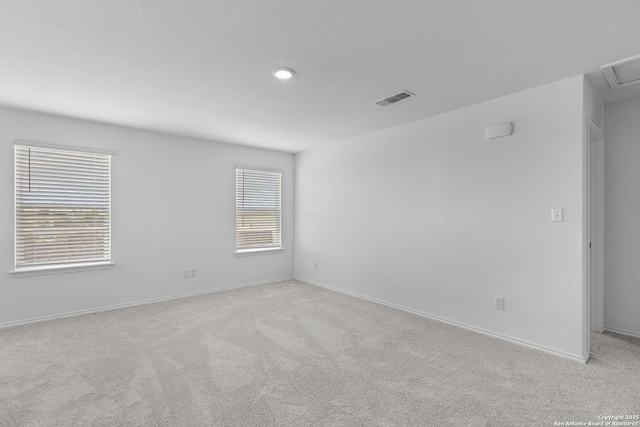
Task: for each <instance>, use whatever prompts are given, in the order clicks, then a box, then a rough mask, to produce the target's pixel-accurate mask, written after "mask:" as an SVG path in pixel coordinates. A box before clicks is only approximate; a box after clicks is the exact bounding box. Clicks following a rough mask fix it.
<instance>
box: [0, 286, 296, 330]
mask: <svg viewBox="0 0 640 427" xmlns="http://www.w3.org/2000/svg"><path fill="white" fill-rule="evenodd" d="M287 280H293V277H284V278H280V279H272V280H264V281H260V282H252V283H243V284H240V285H231V286H225V287H222V288H216V289H207V290H204V291H196V292H187V293H184V294H178V295H171V296H168V297H160V298H151V299H146V300H142V301H135V302H129V303H124V304H115V305H109V306H105V307H98V308H93V309H89V310H79V311H72V312H68V313H62V314H54V315H51V316H42V317H34V318H31V319H26V320H18V321H15V322H7V323H0V328H6V327H10V326H18V325H26V324H29V323H36V322H43V321H45V320H53V319H62V318H65V317H72V316H80V315H82V314H92V313H99V312H101V311H109V310H116V309H118V308H126V307H135V306H138V305H145V304H153V303H154V302H161V301H170V300H174V299H180V298H187V297H193V296H196V295H204V294H212V293H215V292H222V291H229V290H232V289H239V288H246V287H249V286H258V285H267V284H270V283H278V282H285V281H287Z"/></svg>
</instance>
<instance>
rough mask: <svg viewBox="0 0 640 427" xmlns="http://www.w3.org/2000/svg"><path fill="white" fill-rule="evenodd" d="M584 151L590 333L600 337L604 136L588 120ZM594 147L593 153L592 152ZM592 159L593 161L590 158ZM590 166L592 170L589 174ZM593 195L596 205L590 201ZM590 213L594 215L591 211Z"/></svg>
mask: <svg viewBox="0 0 640 427" xmlns="http://www.w3.org/2000/svg"><path fill="white" fill-rule="evenodd" d="M587 122H588V126H587V145H588V146H587V150H588V161H587V170H588V177H587V181H588V187H587V192H586V195H587V200H588V203H587V207H588V212H587V217H588V224H589V225H588V230H587V231H588V234H587V245H588V244H589V243H590V242H595V245H593V247H592V248H588V247H587V250H588V251H589V253H588V272H587V274H588V282H589V300H590V302H589V307H588V308H589V314H590V321H589V330H592V331H595V332H599V333H602V332H603V331H604V217H605V195H604V191H605V182H604V180H605V171H604V155H605V153H604V149H605V147H604V144H605V140H604V134H603V133H602V130H601V129H600V128H599V127H598V125H597V124H596V123H595V122H594V121H593V120H591V119H587ZM592 146H593V150H592ZM592 155H595V159H592V158H591V156H592ZM592 166H594V167H595V170H592ZM594 193H595V201H592V200H591V197H592V196H593V194H594ZM592 210H593V211H592Z"/></svg>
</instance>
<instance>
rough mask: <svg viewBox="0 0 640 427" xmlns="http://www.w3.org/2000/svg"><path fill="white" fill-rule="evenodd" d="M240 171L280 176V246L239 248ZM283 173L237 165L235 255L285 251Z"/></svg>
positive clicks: (277, 170) (235, 175)
mask: <svg viewBox="0 0 640 427" xmlns="http://www.w3.org/2000/svg"><path fill="white" fill-rule="evenodd" d="M239 170H249V171H255V172H266V173H273V174H279V175H280V177H279V181H280V183H279V184H280V185H279V196H278V198H279V208H278V212H279V217H278V229H279V230H278V231H279V233H280V235H279V243H280V245H279V246H274V247H254V248H238V213H239V209H238V171H239ZM283 175H284V174H283V172H282V171H281V170H279V169H271V168H264V167H255V166H242V165H236V166H235V167H234V177H235V179H234V211H235V215H234V217H235V225H234V240H235V246H234V247H235V251H234V253H235V255H239V256H243V255H258V254H267V253H274V252H282V250H283V230H282V182H283Z"/></svg>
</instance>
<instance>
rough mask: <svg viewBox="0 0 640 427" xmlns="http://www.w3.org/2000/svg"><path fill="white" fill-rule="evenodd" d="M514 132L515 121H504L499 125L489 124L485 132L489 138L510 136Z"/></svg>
mask: <svg viewBox="0 0 640 427" xmlns="http://www.w3.org/2000/svg"><path fill="white" fill-rule="evenodd" d="M512 133H513V123H511V122H504V123H498V124H497V125H491V126H487V131H486V133H485V135H486V137H487V139H494V138H501V137H503V136H509V135H511V134H512Z"/></svg>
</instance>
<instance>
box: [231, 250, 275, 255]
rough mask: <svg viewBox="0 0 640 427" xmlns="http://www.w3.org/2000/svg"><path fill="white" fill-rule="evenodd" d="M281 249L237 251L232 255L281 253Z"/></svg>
mask: <svg viewBox="0 0 640 427" xmlns="http://www.w3.org/2000/svg"><path fill="white" fill-rule="evenodd" d="M282 250H283V249H282V248H256V249H238V250H236V251H235V252H234V255H257V254H261V253H265V252H267V253H272V252H282Z"/></svg>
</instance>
